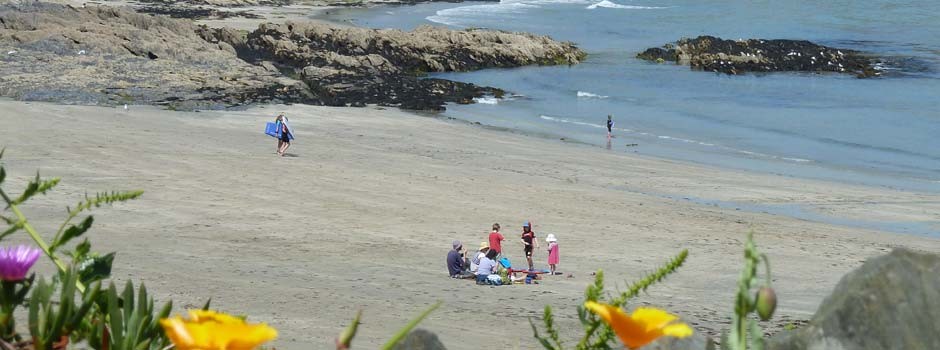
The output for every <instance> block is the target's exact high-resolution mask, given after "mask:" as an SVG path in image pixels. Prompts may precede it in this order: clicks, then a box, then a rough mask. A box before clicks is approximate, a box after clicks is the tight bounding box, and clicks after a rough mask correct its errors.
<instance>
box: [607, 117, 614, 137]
mask: <svg viewBox="0 0 940 350" xmlns="http://www.w3.org/2000/svg"><path fill="white" fill-rule="evenodd" d="M613 130H614V117H613V116H611V115H610V114H608V115H607V139H608V140H609V139H610V135H611V132H613Z"/></svg>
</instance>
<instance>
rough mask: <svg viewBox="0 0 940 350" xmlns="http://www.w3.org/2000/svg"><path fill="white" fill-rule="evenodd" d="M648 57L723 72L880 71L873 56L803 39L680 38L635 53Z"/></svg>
mask: <svg viewBox="0 0 940 350" xmlns="http://www.w3.org/2000/svg"><path fill="white" fill-rule="evenodd" d="M637 58H640V59H645V60H650V61H659V62H663V61H671V62H676V63H678V64H688V65H689V66H690V67H692V69H697V70H705V71H714V72H721V73H727V74H741V73H745V72H797V71H799V72H836V73H848V74H855V75H856V76H858V77H860V78H868V77H874V76H878V75H880V74H881V73H880V71H879V70H877V69H875V67H876V66H875V63H876V60H875V59H873V58H872V57H869V56H865V55H863V54H861V53H859V52H857V51H852V50H846V49H837V48H832V47H827V46H822V45H818V44H814V43H812V42H809V41H805V40H763V39H748V40H738V41H736V40H724V39H721V38H716V37H713V36H700V37H697V38H694V39H681V40H679V41H678V42H676V43H675V44H667V45H666V46H663V47H661V48H659V47H656V48H650V49H647V50H646V51H643V52H641V53H640V54H638V55H637Z"/></svg>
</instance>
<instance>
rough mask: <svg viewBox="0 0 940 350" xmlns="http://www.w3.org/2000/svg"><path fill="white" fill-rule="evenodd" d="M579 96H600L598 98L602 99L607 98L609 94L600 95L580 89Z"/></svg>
mask: <svg viewBox="0 0 940 350" xmlns="http://www.w3.org/2000/svg"><path fill="white" fill-rule="evenodd" d="M578 98H598V99H600V98H607V96H604V95H598V94H594V93H590V92H587V91H578Z"/></svg>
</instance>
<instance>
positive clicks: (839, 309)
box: [768, 249, 940, 350]
mask: <svg viewBox="0 0 940 350" xmlns="http://www.w3.org/2000/svg"><path fill="white" fill-rule="evenodd" d="M768 345H769V346H768V348H769V349H780V350H783V349H786V350H789V349H843V350H854V349H872V350H875V349H940V256H937V255H933V254H924V253H916V252H913V251H910V250H906V249H895V250H894V251H893V252H891V254H888V255H885V256H881V257H877V258H873V259H870V260H868V261H866V262H865V264H863V265H862V266H861V267H859V268H858V269H856V270H855V271H852V272H851V273H849V274H847V275H845V276H844V277H842V280H841V281H839V284H838V285H836V288H835V290H833V291H832V294H831V295H829V297H827V298H826V299H825V300H823V302H822V304H820V307H819V310H817V311H816V314H815V315H814V316H813V319H812V320H811V321H810V322H809V324H808V325H806V326H803V327H801V328H799V329H797V330H795V331H790V332H787V333H783V334H781V335H779V336H776V337H774V338H771V340H770V342H769V344H768Z"/></svg>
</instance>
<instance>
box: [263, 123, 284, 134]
mask: <svg viewBox="0 0 940 350" xmlns="http://www.w3.org/2000/svg"><path fill="white" fill-rule="evenodd" d="M278 124H279V123H275V122H268V123H267V124H265V125H264V133H265V135H268V136H271V137H274V138H277V137H280V136H281V135H280V133H279V131H281V128H280V127H279V126H280V125H278Z"/></svg>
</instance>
